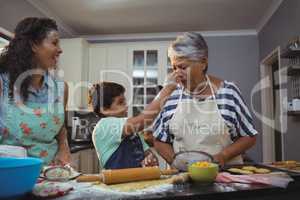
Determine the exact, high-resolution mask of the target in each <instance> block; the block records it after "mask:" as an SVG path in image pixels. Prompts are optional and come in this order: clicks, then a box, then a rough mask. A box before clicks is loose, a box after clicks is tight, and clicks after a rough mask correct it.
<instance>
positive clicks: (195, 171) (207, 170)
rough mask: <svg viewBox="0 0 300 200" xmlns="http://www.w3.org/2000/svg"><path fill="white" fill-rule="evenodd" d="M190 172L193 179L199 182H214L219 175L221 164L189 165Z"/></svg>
mask: <svg viewBox="0 0 300 200" xmlns="http://www.w3.org/2000/svg"><path fill="white" fill-rule="evenodd" d="M188 172H189V175H190V177H191V179H192V180H193V181H197V182H203V183H204V182H205V183H209V182H213V181H214V180H215V178H216V177H217V175H218V172H219V165H217V164H215V163H209V166H206V167H200V166H197V165H193V164H191V165H189V167H188Z"/></svg>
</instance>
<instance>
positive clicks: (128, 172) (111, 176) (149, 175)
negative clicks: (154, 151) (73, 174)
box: [77, 167, 178, 185]
mask: <svg viewBox="0 0 300 200" xmlns="http://www.w3.org/2000/svg"><path fill="white" fill-rule="evenodd" d="M176 173H178V170H174V169H170V170H160V169H159V168H158V167H144V168H128V169H114V170H103V171H102V172H101V174H99V175H83V176H79V177H78V178H77V182H94V181H100V182H103V183H105V184H108V185H109V184H117V183H127V182H132V181H143V180H153V179H159V178H160V176H161V175H173V174H176Z"/></svg>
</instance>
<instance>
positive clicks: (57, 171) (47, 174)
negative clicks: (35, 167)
mask: <svg viewBox="0 0 300 200" xmlns="http://www.w3.org/2000/svg"><path fill="white" fill-rule="evenodd" d="M80 174H81V173H79V172H77V171H75V170H74V169H73V168H72V167H71V166H70V165H65V166H46V167H44V170H43V173H42V174H41V175H40V177H41V178H45V179H47V180H49V181H60V182H64V181H68V180H70V179H74V178H76V177H78V176H80Z"/></svg>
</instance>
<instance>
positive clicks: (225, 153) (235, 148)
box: [214, 136, 256, 166]
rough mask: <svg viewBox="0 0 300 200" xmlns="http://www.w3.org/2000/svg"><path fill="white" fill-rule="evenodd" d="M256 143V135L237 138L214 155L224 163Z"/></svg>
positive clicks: (221, 163)
mask: <svg viewBox="0 0 300 200" xmlns="http://www.w3.org/2000/svg"><path fill="white" fill-rule="evenodd" d="M255 143H256V136H244V137H240V138H239V139H237V140H236V141H235V142H234V143H232V144H231V145H229V146H228V147H226V148H224V149H223V150H222V151H221V152H220V153H218V154H216V155H214V159H215V160H216V161H218V162H219V163H220V165H222V166H223V165H224V164H225V163H226V162H227V161H229V160H230V159H232V158H234V157H236V156H238V155H241V154H243V153H244V152H245V151H247V150H248V149H250V148H251V147H252V146H254V145H255Z"/></svg>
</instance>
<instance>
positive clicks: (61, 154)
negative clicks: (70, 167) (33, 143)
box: [54, 150, 71, 166]
mask: <svg viewBox="0 0 300 200" xmlns="http://www.w3.org/2000/svg"><path fill="white" fill-rule="evenodd" d="M70 163H71V153H70V151H68V150H60V151H58V152H57V153H56V156H55V158H54V164H55V165H63V166H64V165H66V164H70Z"/></svg>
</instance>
